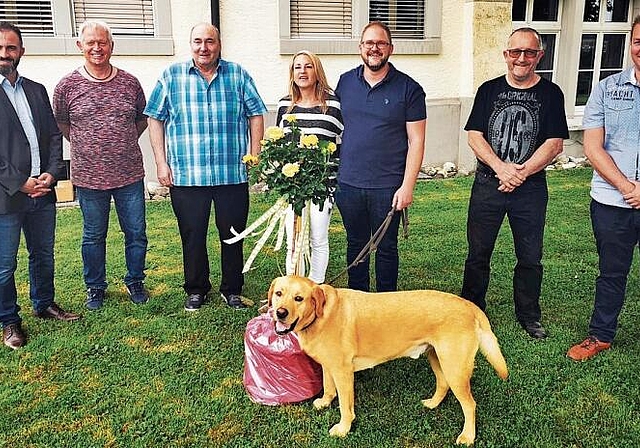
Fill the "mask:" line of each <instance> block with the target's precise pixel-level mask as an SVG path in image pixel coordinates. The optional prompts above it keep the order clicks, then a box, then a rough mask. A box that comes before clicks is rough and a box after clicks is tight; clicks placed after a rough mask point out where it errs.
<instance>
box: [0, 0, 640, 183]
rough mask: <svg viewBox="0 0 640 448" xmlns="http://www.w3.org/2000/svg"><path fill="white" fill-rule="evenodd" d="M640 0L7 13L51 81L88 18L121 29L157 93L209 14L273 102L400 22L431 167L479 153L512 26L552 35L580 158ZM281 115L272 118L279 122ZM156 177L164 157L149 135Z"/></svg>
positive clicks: (61, 3)
mask: <svg viewBox="0 0 640 448" xmlns="http://www.w3.org/2000/svg"><path fill="white" fill-rule="evenodd" d="M638 13H640V0H513V1H487V0H484V1H475V0H446V1H445V0H252V1H246V0H209V1H203V0H190V1H188V2H186V1H179V0H72V1H69V0H6V1H0V20H9V21H12V22H14V23H16V24H17V25H18V26H20V27H21V29H22V30H23V32H24V40H25V47H26V54H25V56H24V58H23V60H22V62H21V64H20V69H19V70H20V72H21V73H22V74H23V75H25V76H27V77H30V78H32V79H34V80H36V81H39V82H41V83H43V84H44V85H45V86H47V88H48V90H49V92H50V93H52V91H53V88H54V86H55V85H56V84H57V82H58V80H59V79H60V78H61V77H62V76H63V75H65V74H66V73H68V72H69V71H71V70H73V69H74V68H76V67H78V66H80V65H81V64H82V63H83V57H82V55H81V53H80V51H79V50H78V49H77V47H76V45H75V41H76V36H77V30H78V28H79V26H80V24H81V23H82V22H83V21H84V20H87V19H92V18H93V19H101V20H105V21H107V22H108V23H109V24H110V26H111V27H112V29H113V31H114V37H115V41H116V44H115V51H114V56H113V58H112V62H113V63H114V64H115V65H117V66H118V67H121V68H123V69H124V70H127V71H129V72H130V73H132V74H134V75H135V76H137V77H138V79H140V82H141V83H142V86H143V88H144V89H145V91H146V92H147V93H149V92H150V91H151V89H152V88H153V86H154V84H155V82H156V79H157V77H158V75H159V74H160V73H161V72H162V70H163V69H164V68H165V67H166V66H167V65H169V64H171V63H173V62H176V61H182V60H186V59H188V58H189V44H188V40H189V31H190V29H191V27H192V26H193V25H194V24H195V23H198V22H201V21H212V22H213V23H216V24H218V25H219V27H220V30H221V34H222V57H223V58H225V59H228V60H232V61H235V62H238V63H240V64H242V65H243V66H244V67H245V68H246V69H247V70H248V71H249V72H250V73H251V74H252V75H253V77H254V79H255V81H256V84H257V86H258V89H259V91H260V94H261V95H262V97H263V99H264V101H265V103H267V104H268V105H269V108H270V110H272V111H273V110H274V109H275V105H276V103H277V101H278V99H279V98H280V97H281V96H282V95H284V94H285V93H286V89H287V80H288V65H289V62H290V58H291V55H292V54H293V53H295V52H296V51H298V50H301V49H308V50H311V51H314V52H316V53H318V54H319V55H320V57H321V59H322V61H323V65H324V67H325V71H326V73H327V76H328V78H329V81H330V83H332V84H333V85H335V83H336V82H337V80H338V78H339V76H340V74H341V73H342V72H344V71H346V70H349V69H350V68H352V67H354V66H356V65H358V64H360V63H361V61H360V58H359V56H358V41H359V35H360V31H361V29H362V27H363V26H364V25H365V24H366V23H367V22H369V21H370V20H382V21H384V22H385V23H388V24H389V25H390V27H391V29H392V30H393V36H394V54H393V56H392V57H391V61H392V62H393V63H394V64H395V65H396V67H397V68H398V69H400V70H402V71H404V72H406V73H408V74H409V75H410V76H412V77H413V78H414V79H416V80H417V81H418V82H419V83H420V84H421V85H422V86H423V87H424V89H425V91H426V93H427V102H428V113H429V125H428V132H427V141H426V145H425V164H428V165H439V164H442V163H443V162H446V161H452V162H454V163H457V164H458V165H459V166H460V167H461V168H464V169H467V170H471V169H473V168H474V166H475V160H474V158H473V155H472V153H471V151H470V150H469V148H468V146H467V144H466V135H465V133H464V131H462V127H463V126H464V123H465V122H466V118H467V116H468V113H469V110H470V107H471V104H472V101H473V95H474V93H475V90H476V89H477V87H478V86H479V85H480V84H481V83H482V82H484V81H485V80H487V79H489V78H491V77H495V76H498V75H500V74H502V73H504V71H505V64H504V60H503V57H502V50H503V49H504V48H505V45H506V40H507V37H508V35H509V34H510V32H511V31H512V30H513V29H514V28H517V27H520V26H531V27H533V28H536V29H537V30H538V31H540V32H541V34H542V36H543V39H544V44H545V56H544V59H543V60H542V61H541V64H540V65H539V73H540V74H541V75H543V76H545V77H547V78H549V79H551V80H553V81H554V82H556V83H557V84H559V85H560V87H561V88H562V90H563V91H564V94H565V101H566V104H565V108H566V112H567V118H568V121H569V127H570V129H571V131H572V133H571V134H572V138H571V140H568V141H566V142H565V151H566V153H568V154H569V155H579V154H581V152H582V146H581V144H580V140H581V130H580V123H581V119H582V113H583V110H584V105H585V103H586V100H587V98H588V95H589V93H590V92H591V89H593V87H594V86H595V84H596V83H597V82H598V80H600V79H601V78H602V77H604V76H607V75H609V74H612V73H615V72H617V71H620V70H622V69H624V68H625V67H627V66H628V64H629V63H630V60H629V59H630V58H629V54H628V47H629V38H630V28H631V22H632V21H633V17H634V16H635V15H636V14H638ZM273 121H274V117H273V114H271V115H270V116H269V117H267V120H266V124H267V125H272V124H274V123H273ZM141 143H142V146H143V150H144V152H145V167H146V171H147V177H148V179H155V166H154V163H153V157H152V153H151V148H150V145H149V143H148V138H147V136H146V135H144V136H143V137H142V139H141Z"/></svg>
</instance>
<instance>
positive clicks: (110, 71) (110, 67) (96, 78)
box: [83, 64, 113, 81]
mask: <svg viewBox="0 0 640 448" xmlns="http://www.w3.org/2000/svg"><path fill="white" fill-rule="evenodd" d="M83 67H84V71H85V72H86V73H87V75H89V76H91V78H93V79H95V80H96V81H105V80H107V79H109V78H110V77H111V75H112V74H113V65H111V64H109V74H108V75H107V76H105V77H104V78H98V77H97V76H93V75H92V74H91V72H90V71H89V70H88V69H87V66H86V65H84V66H83Z"/></svg>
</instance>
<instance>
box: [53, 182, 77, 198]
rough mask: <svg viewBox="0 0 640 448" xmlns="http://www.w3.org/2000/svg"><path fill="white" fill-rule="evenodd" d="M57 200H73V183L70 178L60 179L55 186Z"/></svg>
mask: <svg viewBox="0 0 640 448" xmlns="http://www.w3.org/2000/svg"><path fill="white" fill-rule="evenodd" d="M55 189H56V196H57V198H58V202H70V201H73V200H74V194H73V185H72V184H71V181H70V180H60V181H58V184H57V185H56V187H55Z"/></svg>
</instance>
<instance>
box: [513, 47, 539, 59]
mask: <svg viewBox="0 0 640 448" xmlns="http://www.w3.org/2000/svg"><path fill="white" fill-rule="evenodd" d="M541 51H542V50H532V49H530V48H527V49H524V50H523V49H522V48H508V49H507V53H508V54H509V57H512V58H514V59H518V58H519V57H520V55H521V54H522V53H524V57H525V58H527V59H533V58H535V57H536V56H538V53H540V52H541Z"/></svg>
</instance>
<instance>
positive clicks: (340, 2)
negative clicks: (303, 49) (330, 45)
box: [291, 0, 352, 38]
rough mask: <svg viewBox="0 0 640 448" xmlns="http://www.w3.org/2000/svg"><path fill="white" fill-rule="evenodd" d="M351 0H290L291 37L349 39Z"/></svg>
mask: <svg viewBox="0 0 640 448" xmlns="http://www.w3.org/2000/svg"><path fill="white" fill-rule="evenodd" d="M351 16H352V8H351V0H291V37H294V38H304V37H320V38H322V37H325V38H329V37H343V38H349V37H351Z"/></svg>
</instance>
